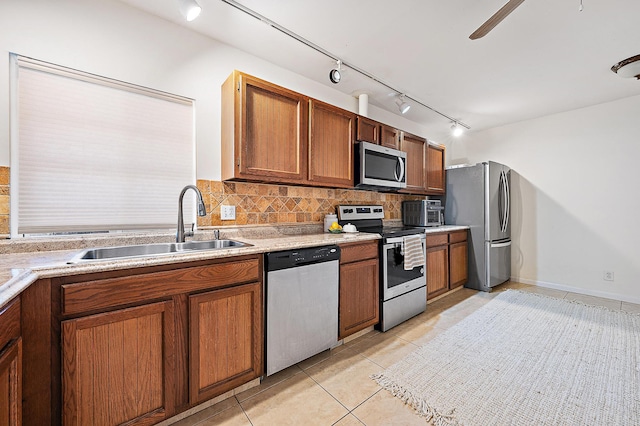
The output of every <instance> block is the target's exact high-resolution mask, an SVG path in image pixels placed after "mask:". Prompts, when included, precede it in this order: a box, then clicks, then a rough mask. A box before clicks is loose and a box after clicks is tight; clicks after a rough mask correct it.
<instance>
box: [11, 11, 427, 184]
mask: <svg viewBox="0 0 640 426" xmlns="http://www.w3.org/2000/svg"><path fill="white" fill-rule="evenodd" d="M176 7H178V6H177V2H176ZM9 52H12V53H17V54H20V55H24V56H29V57H33V58H36V59H40V60H43V61H48V62H53V63H55V64H58V65H63V66H67V67H71V68H76V69H79V70H82V71H87V72H91V73H95V74H99V75H102V76H106V77H111V78H115V79H118V80H123V81H127V82H130V83H134V84H139V85H142V86H147V87H151V88H154V89H158V90H164V91H167V92H171V93H175V94H178V95H182V96H187V97H190V98H192V99H195V101H196V150H197V165H196V170H197V177H198V178H199V179H210V180H219V179H220V85H221V84H222V82H223V81H224V80H225V79H226V78H227V77H228V76H229V74H231V72H232V71H233V70H234V69H238V70H240V71H244V72H246V73H249V74H252V75H255V76H256V77H260V78H263V79H265V80H267V81H271V82H273V83H276V84H279V85H281V86H284V87H287V88H289V89H292V90H295V91H298V92H300V93H303V94H306V95H309V96H311V97H314V98H316V99H320V100H323V101H325V102H329V103H332V104H334V105H337V106H339V107H341V108H344V109H348V110H351V111H353V112H357V108H358V100H357V99H356V98H354V97H352V96H349V95H346V94H343V93H341V92H339V91H337V90H335V89H333V88H331V87H329V86H325V85H323V84H320V83H317V82H313V81H311V80H309V79H307V78H305V77H302V76H300V75H298V74H294V73H292V72H290V71H287V70H285V69H282V68H280V67H278V66H276V65H274V64H271V63H269V62H265V61H263V60H261V59H259V58H257V57H254V56H252V55H248V54H246V53H244V52H242V51H239V50H237V49H234V48H232V47H230V46H228V45H226V44H223V43H220V42H217V41H214V40H211V39H209V38H206V37H203V36H200V35H198V34H196V33H194V32H192V31H190V30H189V29H187V28H184V27H181V26H179V25H176V24H173V23H170V22H168V21H165V20H163V19H160V18H156V17H153V16H151V15H148V14H146V13H144V12H141V11H138V10H137V9H134V8H131V7H129V6H127V5H125V4H123V3H119V2H117V1H111V0H90V1H87V0H55V1H52V0H1V1H0V99H3V100H5V101H4V102H0V165H2V166H9V165H10V141H9V102H8V101H6V100H7V99H8V98H9ZM369 116H370V117H371V118H373V119H377V120H380V121H383V122H386V123H388V124H390V125H393V126H396V127H399V128H402V129H405V130H407V131H410V132H413V133H416V134H422V135H424V136H427V135H426V134H425V133H424V128H423V127H422V126H420V125H418V124H416V123H413V122H410V121H408V120H406V119H404V118H402V117H400V116H397V115H393V114H390V113H388V112H386V111H382V110H380V109H378V108H376V107H374V106H372V105H370V106H369Z"/></svg>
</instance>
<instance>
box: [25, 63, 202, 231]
mask: <svg viewBox="0 0 640 426" xmlns="http://www.w3.org/2000/svg"><path fill="white" fill-rule="evenodd" d="M14 66H15V67H17V72H16V73H15V75H17V88H16V89H15V90H13V93H14V94H15V96H16V97H17V103H16V105H15V108H16V109H17V129H18V131H17V143H14V144H13V145H12V147H13V149H17V154H18V155H17V158H18V164H17V185H14V182H15V181H14V179H12V202H14V201H17V210H18V217H17V221H18V226H17V233H18V234H31V233H49V232H87V231H111V230H132V229H168V228H171V227H175V226H176V220H177V208H178V206H177V204H178V195H179V193H180V190H181V189H182V188H183V187H184V186H185V185H187V184H192V183H194V182H195V143H194V108H193V101H192V100H190V99H186V98H182V97H178V96H174V95H170V94H167V93H163V92H158V91H154V90H150V89H147V88H143V87H139V86H135V85H131V84H127V83H122V82H118V81H115V80H110V79H107V78H103V77H99V76H94V75H90V74H86V73H82V72H78V71H75V70H71V69H67V68H62V67H59V66H55V65H51V64H47V63H43V62H40V61H35V60H32V59H29V58H25V57H20V56H16V57H14ZM14 123H15V122H14ZM14 158H15V157H14ZM14 167H15V165H14V164H12V172H13V171H14ZM14 176H15V175H14ZM16 186H17V188H16ZM16 189H17V194H16ZM189 192H190V193H189V194H188V197H186V198H185V219H186V220H185V221H187V222H188V219H191V221H193V220H194V219H195V213H194V209H193V206H194V202H195V198H194V197H193V195H192V194H191V193H192V191H189ZM14 194H15V196H14ZM15 219H16V218H14V217H13V214H12V221H14V220H15ZM14 229H15V228H14Z"/></svg>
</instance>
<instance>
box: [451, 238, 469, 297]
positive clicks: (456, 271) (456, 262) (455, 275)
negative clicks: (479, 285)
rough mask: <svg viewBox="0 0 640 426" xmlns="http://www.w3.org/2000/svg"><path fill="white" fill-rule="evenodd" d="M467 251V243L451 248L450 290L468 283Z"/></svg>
mask: <svg viewBox="0 0 640 426" xmlns="http://www.w3.org/2000/svg"><path fill="white" fill-rule="evenodd" d="M467 249H468V246H467V242H466V241H462V242H460V243H455V244H451V245H450V246H449V289H454V288H456V287H460V286H461V285H464V284H465V283H466V282H467V278H468V273H467V268H468V266H467V265H468V254H467Z"/></svg>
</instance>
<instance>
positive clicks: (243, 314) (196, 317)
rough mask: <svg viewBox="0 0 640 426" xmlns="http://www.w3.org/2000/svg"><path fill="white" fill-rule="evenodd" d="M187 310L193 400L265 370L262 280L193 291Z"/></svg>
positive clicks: (253, 376)
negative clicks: (218, 288)
mask: <svg viewBox="0 0 640 426" xmlns="http://www.w3.org/2000/svg"><path fill="white" fill-rule="evenodd" d="M189 312H190V323H189V341H190V353H189V369H190V378H191V385H190V391H189V394H190V396H189V399H190V402H191V403H192V404H195V403H199V402H202V401H204V400H206V399H209V398H211V397H213V396H217V395H220V394H222V393H224V392H226V391H228V390H231V389H233V388H235V387H237V386H240V385H241V384H243V383H246V382H248V381H249V380H252V379H254V378H256V377H259V376H261V375H262V373H263V371H262V370H263V367H262V365H263V363H262V353H263V349H262V342H263V328H262V285H261V284H260V283H252V284H245V285H240V286H236V287H231V288H226V289H222V290H215V291H210V292H208V293H201V294H196V295H192V296H190V297H189Z"/></svg>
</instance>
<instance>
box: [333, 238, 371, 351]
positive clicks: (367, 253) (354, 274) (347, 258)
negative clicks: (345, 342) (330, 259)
mask: <svg viewBox="0 0 640 426" xmlns="http://www.w3.org/2000/svg"><path fill="white" fill-rule="evenodd" d="M340 250H341V255H340V297H339V319H338V328H339V332H338V338H339V339H344V338H345V337H348V336H350V335H352V334H354V333H356V332H358V331H360V330H364V329H365V328H367V327H370V326H372V325H375V324H377V323H378V321H379V320H380V316H379V312H380V306H379V304H380V301H379V294H380V288H379V279H380V278H379V270H378V268H379V265H378V242H377V241H374V242H370V243H365V244H361V243H356V244H348V245H344V246H340Z"/></svg>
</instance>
